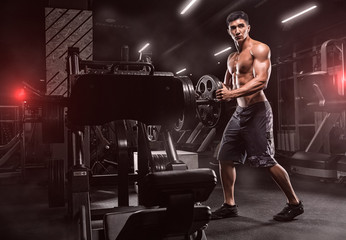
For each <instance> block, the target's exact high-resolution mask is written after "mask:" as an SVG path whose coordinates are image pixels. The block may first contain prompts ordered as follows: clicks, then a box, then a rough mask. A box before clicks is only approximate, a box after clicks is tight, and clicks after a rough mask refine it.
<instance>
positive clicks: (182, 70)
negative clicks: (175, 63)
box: [175, 68, 186, 74]
mask: <svg viewBox="0 0 346 240" xmlns="http://www.w3.org/2000/svg"><path fill="white" fill-rule="evenodd" d="M184 71H186V68H183V69H181V70H179V71H178V72H176V73H175V74H179V73H182V72H184Z"/></svg>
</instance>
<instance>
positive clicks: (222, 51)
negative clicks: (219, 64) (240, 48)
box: [214, 47, 231, 56]
mask: <svg viewBox="0 0 346 240" xmlns="http://www.w3.org/2000/svg"><path fill="white" fill-rule="evenodd" d="M230 49H231V47H228V48H225V49H224V50H221V51H220V52H217V53H215V54H214V56H217V55H219V54H221V53H224V52H226V51H228V50H230Z"/></svg>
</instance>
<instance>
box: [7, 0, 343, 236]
mask: <svg viewBox="0 0 346 240" xmlns="http://www.w3.org/2000/svg"><path fill="white" fill-rule="evenodd" d="M0 5H1V15H0V26H1V27H0V34H1V38H0V41H1V44H0V49H1V50H0V62H1V64H0V89H1V90H0V239H3V240H21V239H30V240H33V239H35V240H38V239H50V240H70V239H71V240H72V239H81V240H103V239H105V240H114V239H130V240H131V239H148V240H149V239H209V240H213V239H215V240H216V239H217V240H220V239H232V240H233V239H234V240H236V239H241V240H252V239H254V240H255V239H256V240H261V239H266V240H267V239H275V240H278V239H280V240H281V239H290V240H291V239H304V240H308V239H314V240H325V239H333V240H334V239H335V240H337V239H345V236H346V229H345V226H346V208H345V205H344V203H345V200H346V191H345V183H346V178H345V177H346V154H345V153H346V114H345V112H346V111H345V110H346V97H345V83H346V80H345V67H346V60H345V57H346V18H345V16H346V1H345V0H328V1H323V0H315V1H307V0H290V1H285V0H241V1H239V0H238V1H235V0H217V1H210V0H209V1H208V0H197V1H195V0H176V1H160V0H147V1H135V0H133V1H131V0H127V1H122V0H118V1H116V0H74V1H69V0H35V1H25V0H11V1H10V0H5V1H1V3H0ZM237 10H243V11H245V12H246V13H247V14H248V15H249V18H250V25H251V31H250V33H249V35H250V36H251V38H253V39H255V40H258V41H261V42H263V43H265V44H267V45H268V46H269V47H270V49H271V58H270V59H271V74H270V80H269V83H268V86H267V88H266V89H265V90H264V92H265V94H266V96H267V99H268V101H269V103H270V105H271V107H272V110H273V117H274V124H273V125H274V126H273V127H274V140H275V159H276V161H277V162H278V163H279V164H280V165H281V166H283V167H284V169H286V171H287V172H288V174H289V177H290V179H291V182H292V185H293V187H294V189H295V191H296V193H297V195H299V198H300V199H301V200H302V202H303V204H304V207H305V212H304V214H302V215H301V216H299V217H297V218H296V219H294V220H293V221H290V222H277V221H274V220H273V215H274V214H276V213H277V212H278V211H280V210H281V208H282V206H284V205H285V203H286V198H285V196H284V194H283V193H282V192H281V191H280V189H279V188H278V186H277V185H276V184H275V182H274V181H273V180H272V179H271V177H270V175H268V173H267V171H265V170H263V169H259V168H252V167H250V166H248V164H247V163H245V164H244V165H239V166H236V168H237V181H236V183H235V197H236V202H237V205H238V207H239V217H234V218H226V219H220V220H211V212H212V211H213V210H215V209H217V208H218V207H220V205H221V204H222V203H223V189H222V184H221V181H220V173H219V162H218V160H217V153H218V150H219V147H220V141H221V137H222V134H223V131H224V128H225V126H226V124H227V122H228V120H229V119H230V117H231V116H232V114H233V112H234V111H235V109H236V105H237V103H236V101H235V100H231V101H229V102H222V101H217V99H216V97H215V92H216V90H218V89H220V88H222V82H223V79H224V75H225V71H226V68H227V57H228V56H229V55H230V54H231V53H233V52H236V51H237V48H236V46H235V44H234V42H233V41H232V38H231V37H230V36H229V34H228V33H227V25H226V22H225V20H226V17H227V15H228V14H229V13H230V12H233V11H237ZM196 93H197V94H196Z"/></svg>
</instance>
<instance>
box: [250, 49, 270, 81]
mask: <svg viewBox="0 0 346 240" xmlns="http://www.w3.org/2000/svg"><path fill="white" fill-rule="evenodd" d="M253 68H254V74H255V76H263V77H264V78H266V79H267V78H269V75H270V72H271V62H270V50H269V48H268V47H266V48H264V47H262V48H261V49H259V50H258V51H256V54H255V55H254V63H253Z"/></svg>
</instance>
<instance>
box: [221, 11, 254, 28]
mask: <svg viewBox="0 0 346 240" xmlns="http://www.w3.org/2000/svg"><path fill="white" fill-rule="evenodd" d="M237 19H243V20H244V21H245V22H246V23H247V24H248V25H249V16H248V15H247V14H246V13H245V12H243V11H236V12H232V13H230V14H229V15H228V16H227V19H226V23H227V27H228V26H229V23H230V22H233V21H234V20H237Z"/></svg>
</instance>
